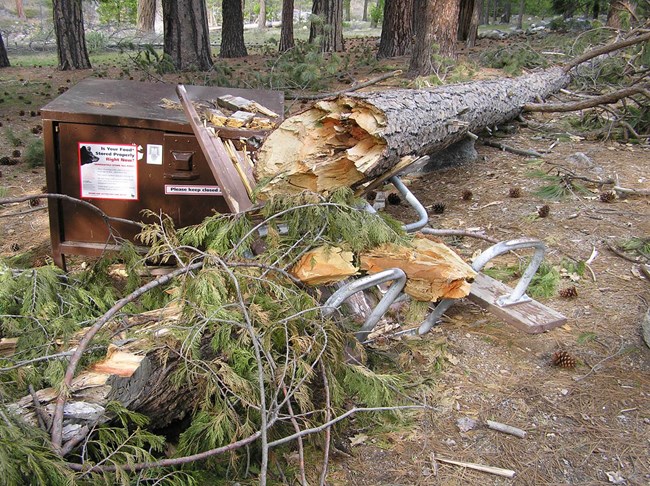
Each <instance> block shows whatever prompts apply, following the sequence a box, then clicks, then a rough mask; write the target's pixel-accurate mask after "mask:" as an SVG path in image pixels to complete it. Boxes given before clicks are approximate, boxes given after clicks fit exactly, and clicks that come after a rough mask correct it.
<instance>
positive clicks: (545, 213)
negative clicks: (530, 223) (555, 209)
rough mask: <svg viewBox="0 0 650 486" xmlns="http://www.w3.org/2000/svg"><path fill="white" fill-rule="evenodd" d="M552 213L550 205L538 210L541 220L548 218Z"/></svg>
mask: <svg viewBox="0 0 650 486" xmlns="http://www.w3.org/2000/svg"><path fill="white" fill-rule="evenodd" d="M550 212H551V207H550V206H549V205H548V204H544V205H543V206H540V207H539V208H538V209H537V215H538V216H539V217H540V218H545V217H546V216H548V215H549V214H550Z"/></svg>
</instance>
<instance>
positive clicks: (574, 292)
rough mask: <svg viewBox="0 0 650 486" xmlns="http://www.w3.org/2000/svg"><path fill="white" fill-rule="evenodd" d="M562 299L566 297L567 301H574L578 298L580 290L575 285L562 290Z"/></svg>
mask: <svg viewBox="0 0 650 486" xmlns="http://www.w3.org/2000/svg"><path fill="white" fill-rule="evenodd" d="M559 293H560V297H564V298H565V299H574V298H576V297H577V296H578V289H576V288H575V286H574V285H572V286H571V287H567V288H565V289H562V290H560V292H559Z"/></svg>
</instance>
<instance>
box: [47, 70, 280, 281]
mask: <svg viewBox="0 0 650 486" xmlns="http://www.w3.org/2000/svg"><path fill="white" fill-rule="evenodd" d="M186 88H187V92H188V95H189V97H190V99H191V100H192V101H201V102H205V101H209V100H215V99H217V98H218V97H219V96H223V95H225V94H230V95H234V96H241V97H243V98H247V99H250V100H252V101H256V102H257V103H259V104H261V105H263V106H265V107H267V108H269V109H270V110H272V111H274V112H275V113H278V114H282V112H283V95H282V93H280V92H272V91H259V90H243V89H229V88H219V87H204V86H186ZM165 99H167V100H172V101H175V102H177V101H178V97H177V96H176V93H175V85H170V84H162V83H159V84H149V83H140V82H135V81H113V80H102V79H86V80H84V81H81V82H80V83H79V84H77V85H75V86H73V87H72V88H71V89H70V90H68V91H66V92H65V93H64V94H62V95H61V96H59V97H58V98H56V99H55V100H53V101H52V102H51V103H49V104H48V105H46V106H45V107H43V108H42V109H41V114H42V118H43V138H44V144H45V162H46V177H47V188H48V192H50V193H54V194H62V195H64V196H70V197H73V198H77V199H81V200H83V201H86V202H89V203H91V204H92V205H94V206H96V207H97V208H99V209H101V210H102V211H103V212H104V213H106V214H107V215H108V216H111V217H116V218H124V219H129V220H134V221H142V215H141V212H142V210H144V209H150V210H152V211H154V212H156V213H158V212H162V213H165V214H167V215H169V216H170V217H171V218H172V219H173V221H174V223H175V225H176V226H177V227H182V226H187V225H191V224H196V223H198V222H200V221H202V220H203V219H204V218H205V217H206V216H208V215H210V214H213V212H214V211H217V212H222V213H225V212H229V209H228V206H227V205H226V203H225V201H224V199H223V197H222V196H221V195H220V189H219V187H218V186H217V184H216V182H215V178H214V176H213V174H212V172H211V170H210V167H209V166H208V163H207V161H206V159H205V157H204V155H203V153H202V151H201V148H200V146H199V144H198V142H197V140H196V138H195V136H194V134H193V132H192V128H191V126H190V124H189V123H188V121H187V119H186V118H185V115H184V113H183V111H182V110H181V109H171V108H169V107H165V106H163V105H164V104H163V100H165ZM266 133H267V132H263V131H259V130H257V131H256V130H247V129H241V128H239V129H238V128H219V136H220V137H221V138H231V139H235V140H242V139H248V138H249V137H253V136H264V135H265V134H266ZM49 217H50V236H51V241H52V253H53V258H54V262H55V263H56V264H57V265H58V266H60V267H62V268H65V255H66V254H79V255H100V254H102V253H103V252H105V251H106V250H107V249H109V250H110V249H115V248H116V246H115V241H114V239H113V238H112V235H111V234H110V232H109V229H108V227H107V224H106V222H105V221H104V220H103V219H102V218H101V217H100V216H99V215H98V213H97V212H94V211H92V210H91V209H89V208H87V207H84V206H83V205H80V204H78V203H75V202H73V201H69V200H65V199H50V201H49ZM111 227H112V230H113V235H115V236H119V237H120V238H124V239H127V240H131V241H133V240H134V237H135V235H136V234H137V233H138V227H137V226H134V225H131V224H126V223H119V222H117V223H112V224H111Z"/></svg>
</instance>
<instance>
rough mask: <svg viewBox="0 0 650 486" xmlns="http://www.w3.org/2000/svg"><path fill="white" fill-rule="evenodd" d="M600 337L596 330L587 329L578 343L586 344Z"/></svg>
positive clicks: (579, 337)
mask: <svg viewBox="0 0 650 486" xmlns="http://www.w3.org/2000/svg"><path fill="white" fill-rule="evenodd" d="M597 338H598V335H597V334H596V333H595V332H590V331H585V332H581V333H580V335H579V336H578V338H577V339H576V341H577V342H578V344H586V343H589V342H591V341H595V340H596V339H597Z"/></svg>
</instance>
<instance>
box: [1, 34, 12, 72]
mask: <svg viewBox="0 0 650 486" xmlns="http://www.w3.org/2000/svg"><path fill="white" fill-rule="evenodd" d="M9 66H10V64H9V57H8V56H7V49H6V48H5V43H4V41H3V40H2V32H0V68H3V67H9Z"/></svg>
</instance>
